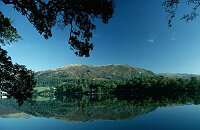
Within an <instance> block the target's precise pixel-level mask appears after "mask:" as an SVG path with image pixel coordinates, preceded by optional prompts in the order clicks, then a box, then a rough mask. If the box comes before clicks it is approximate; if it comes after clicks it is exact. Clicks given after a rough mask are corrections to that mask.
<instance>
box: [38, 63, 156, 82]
mask: <svg viewBox="0 0 200 130" xmlns="http://www.w3.org/2000/svg"><path fill="white" fill-rule="evenodd" d="M141 75H145V76H153V75H155V74H154V73H153V72H152V71H149V70H145V69H141V68H136V67H133V66H130V65H102V66H94V65H79V64H75V65H68V66H64V67H60V68H58V69H55V70H47V71H39V72H36V73H35V78H36V80H37V83H38V84H40V85H41V86H42V84H45V83H46V82H51V83H53V84H56V83H58V82H62V81H63V80H66V79H67V80H69V79H80V78H84V79H91V80H94V79H125V78H133V77H137V76H141Z"/></svg>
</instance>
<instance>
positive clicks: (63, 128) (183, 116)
mask: <svg viewBox="0 0 200 130" xmlns="http://www.w3.org/2000/svg"><path fill="white" fill-rule="evenodd" d="M194 97H195V98H194ZM196 97H197V96H194V95H193V96H186V95H181V96H178V97H176V98H175V97H170V98H169V97H168V98H167V97H161V98H158V97H156V98H152V97H148V98H145V99H133V98H132V99H131V100H129V101H127V100H121V99H119V98H116V97H110V98H100V99H96V98H95V99H94V98H91V97H81V98H80V97H79V98H73V99H72V98H67V97H62V98H58V99H49V98H43V100H42V98H41V97H40V98H39V99H40V100H39V101H34V102H31V103H29V102H28V103H25V104H24V105H23V106H21V107H18V106H17V104H16V103H15V101H14V100H11V99H1V100H0V126H1V130H45V129H46V130H102V129H107V130H123V129H128V130H177V129H181V130H191V129H192V130H199V129H200V123H199V122H200V105H194V104H198V103H197V102H198V100H197V99H198V98H196ZM47 99H48V100H47Z"/></svg>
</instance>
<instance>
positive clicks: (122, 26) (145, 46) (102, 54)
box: [0, 0, 200, 74]
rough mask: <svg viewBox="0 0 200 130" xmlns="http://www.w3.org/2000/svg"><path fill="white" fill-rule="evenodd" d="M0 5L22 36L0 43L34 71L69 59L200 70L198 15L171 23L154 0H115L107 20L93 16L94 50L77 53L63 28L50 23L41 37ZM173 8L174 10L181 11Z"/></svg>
mask: <svg viewBox="0 0 200 130" xmlns="http://www.w3.org/2000/svg"><path fill="white" fill-rule="evenodd" d="M0 10H1V11H2V12H3V13H4V14H5V15H6V16H7V17H10V18H12V19H13V20H14V26H15V27H16V28H17V30H18V33H19V34H20V35H21V36H22V38H23V40H20V41H19V42H16V43H12V44H11V45H7V46H5V47H4V48H5V49H6V50H7V51H8V54H9V55H10V56H11V57H12V60H13V62H14V63H18V64H23V65H26V66H27V67H28V68H29V69H33V70H35V71H38V70H47V69H55V68H57V67H61V66H65V65H69V64H93V65H102V64H129V65H132V66H135V67H140V68H145V69H149V70H152V71H153V72H156V73H159V72H174V73H194V74H200V37H199V35H200V29H199V28H200V21H199V19H197V20H196V21H192V22H189V23H185V21H184V20H179V18H180V17H181V15H180V16H178V17H177V18H176V19H175V21H174V24H173V27H172V28H169V27H168V26H167V20H166V14H165V12H164V8H163V7H162V1H160V0H151V1H149V0H123V1H122V0H116V9H115V14H114V17H113V18H112V19H111V20H110V22H109V24H103V23H101V22H99V21H95V23H96V25H97V29H96V30H95V31H94V35H95V36H94V38H93V39H92V41H93V43H94V50H93V51H92V52H91V56H90V57H89V58H84V57H82V58H81V57H77V56H75V55H74V53H73V51H71V50H70V49H69V48H70V47H69V45H68V43H67V41H68V36H69V31H68V29H67V28H66V29H65V30H63V31H62V30H59V29H58V28H57V27H55V28H54V29H53V37H52V38H50V39H48V40H45V39H44V38H43V37H42V36H41V35H39V33H38V32H37V31H36V30H35V29H34V28H33V26H32V25H31V24H30V23H29V22H28V21H27V19H26V18H25V17H23V16H21V14H19V13H17V12H16V11H15V10H13V9H12V7H11V6H5V5H3V4H2V2H0ZM184 11H185V10H184V8H179V10H178V14H182V13H183V12H184Z"/></svg>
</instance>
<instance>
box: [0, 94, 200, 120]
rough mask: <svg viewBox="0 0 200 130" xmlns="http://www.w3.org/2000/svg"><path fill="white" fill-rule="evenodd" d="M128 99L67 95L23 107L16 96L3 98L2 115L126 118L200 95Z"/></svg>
mask: <svg viewBox="0 0 200 130" xmlns="http://www.w3.org/2000/svg"><path fill="white" fill-rule="evenodd" d="M127 99H129V101H128V100H126V99H125V98H124V97H120V96H119V97H117V98H116V97H112V98H108V99H101V100H91V99H90V98H89V97H82V98H80V99H70V98H66V97H64V98H62V101H59V100H54V101H43V102H34V103H25V104H23V105H22V106H21V107H20V108H19V107H18V106H17V104H16V103H15V102H14V100H9V99H6V100H0V107H1V108H2V109H0V116H1V115H9V113H10V114H16V113H21V112H23V113H26V114H25V115H24V117H27V115H32V116H36V117H46V118H56V119H59V120H63V121H93V120H123V119H132V118H134V117H136V116H139V115H143V114H146V113H149V112H152V111H154V110H155V109H156V108H158V107H162V106H170V105H179V104H186V103H195V102H196V103H197V102H198V100H199V99H200V98H198V96H197V95H191V96H188V95H187V94H179V95H173V96H172V95H170V96H169V97H167V96H161V97H158V96H155V97H148V96H147V97H143V98H136V97H128V98H127ZM21 115H23V114H21ZM18 116H20V114H19V115H18ZM4 117H6V116H4ZM8 118H9V116H8Z"/></svg>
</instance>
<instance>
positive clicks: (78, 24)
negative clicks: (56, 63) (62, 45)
mask: <svg viewBox="0 0 200 130" xmlns="http://www.w3.org/2000/svg"><path fill="white" fill-rule="evenodd" d="M3 2H4V4H6V5H8V4H11V5H13V7H14V9H15V10H16V11H18V12H20V13H21V14H22V15H24V16H26V17H27V19H28V20H29V22H30V23H31V24H33V25H34V27H35V28H36V30H37V31H38V32H39V33H40V34H41V35H43V36H44V38H45V39H48V38H49V37H51V36H52V31H51V30H52V28H53V27H54V26H56V25H61V27H62V28H64V27H65V26H68V25H69V26H70V36H69V41H68V43H69V44H70V47H71V48H72V50H74V52H75V54H76V55H78V56H85V57H89V56H90V51H91V50H93V44H92V43H91V42H90V39H91V38H92V37H93V33H92V31H93V30H95V28H96V26H95V24H94V23H93V21H94V20H95V19H100V20H101V21H102V22H103V23H108V21H109V19H110V18H112V16H113V13H114V7H115V6H114V0H48V1H47V2H45V1H44V0H3Z"/></svg>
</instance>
